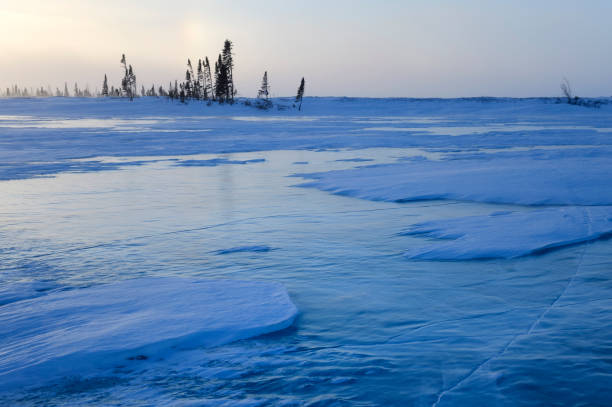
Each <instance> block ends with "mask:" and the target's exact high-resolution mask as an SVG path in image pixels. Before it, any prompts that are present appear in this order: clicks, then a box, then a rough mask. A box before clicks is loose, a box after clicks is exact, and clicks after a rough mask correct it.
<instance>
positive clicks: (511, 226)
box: [404, 206, 612, 260]
mask: <svg viewBox="0 0 612 407" xmlns="http://www.w3.org/2000/svg"><path fill="white" fill-rule="evenodd" d="M611 233H612V207H610V206H596V207H567V208H552V209H542V210H535V211H528V212H510V213H508V212H502V213H493V214H491V215H489V216H470V217H464V218H457V219H443V220H436V221H431V222H425V223H420V224H416V225H413V226H412V227H411V228H410V229H409V230H407V231H406V232H404V234H406V235H423V236H427V237H433V238H436V239H444V240H443V241H441V242H439V243H434V244H432V245H431V246H426V247H424V248H420V249H414V250H411V251H409V252H408V253H406V255H407V256H408V257H409V258H412V259H424V260H462V259H463V260H465V259H486V258H512V257H520V256H524V255H527V254H531V253H534V252H539V251H542V250H547V249H553V248H557V247H560V246H565V245H570V244H576V243H582V242H586V241H589V240H595V239H598V238H600V237H602V236H607V235H610V234H611Z"/></svg>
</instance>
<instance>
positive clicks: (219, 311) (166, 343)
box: [0, 278, 297, 388]
mask: <svg viewBox="0 0 612 407" xmlns="http://www.w3.org/2000/svg"><path fill="white" fill-rule="evenodd" d="M296 314H297V310H296V307H295V306H294V305H293V303H292V302H291V300H290V298H289V296H288V294H287V292H286V291H285V289H284V288H283V287H282V286H281V285H279V284H276V283H271V282H246V281H230V280H193V279H179V278H142V279H135V280H127V281H122V282H118V283H115V284H110V285H101V286H96V287H91V288H85V289H78V290H72V291H64V292H56V293H51V294H49V295H46V296H42V297H39V298H35V299H29V300H23V301H19V302H14V303H10V304H7V305H4V306H2V307H0V388H8V387H11V386H13V385H15V384H16V383H17V384H18V385H19V384H30V383H37V381H39V380H43V379H46V380H48V379H53V378H56V377H58V375H66V374H74V372H75V371H76V372H79V373H83V371H87V370H88V369H96V368H98V367H101V366H102V365H108V364H112V363H123V364H125V363H128V361H129V360H139V359H145V358H150V357H154V358H160V357H163V355H164V352H167V351H170V350H171V349H173V348H175V347H200V346H205V347H208V346H216V345H220V344H224V343H228V342H231V341H235V340H239V339H244V338H249V337H253V336H257V335H262V334H265V333H268V332H272V331H276V330H280V329H284V328H286V327H288V326H290V325H291V324H292V322H293V320H294V319H295V317H296ZM111 366H112V365H111Z"/></svg>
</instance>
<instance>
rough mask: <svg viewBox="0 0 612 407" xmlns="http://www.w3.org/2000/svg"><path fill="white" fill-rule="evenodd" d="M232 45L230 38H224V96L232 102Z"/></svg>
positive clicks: (233, 92) (234, 93) (233, 90)
mask: <svg viewBox="0 0 612 407" xmlns="http://www.w3.org/2000/svg"><path fill="white" fill-rule="evenodd" d="M232 47H233V44H232V42H231V41H230V40H225V43H224V44H223V53H222V55H223V58H222V61H223V64H222V67H223V71H224V74H223V75H225V80H226V83H227V84H226V87H225V98H226V99H227V100H228V101H230V102H233V101H234V96H235V95H236V93H237V92H236V89H235V88H234V58H233V55H232Z"/></svg>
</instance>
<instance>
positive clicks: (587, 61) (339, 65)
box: [0, 0, 612, 97]
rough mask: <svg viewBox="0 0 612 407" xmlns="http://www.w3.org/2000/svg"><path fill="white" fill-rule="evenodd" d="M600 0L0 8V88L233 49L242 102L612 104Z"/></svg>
mask: <svg viewBox="0 0 612 407" xmlns="http://www.w3.org/2000/svg"><path fill="white" fill-rule="evenodd" d="M611 21H612V1H610V0H589V1H585V0H575V1H569V0H555V1H551V0H538V1H533V0H512V1H510V0H377V1H375V0H369V1H368V0H307V1H304V0H300V1H297V0H261V1H253V0H231V1H230V0H174V1H168V0H130V1H126V0H0V51H1V55H0V58H1V63H0V86H2V87H3V88H5V87H6V86H9V85H11V84H15V83H16V84H19V85H20V86H27V87H35V86H41V85H42V86H45V87H46V86H47V85H49V86H51V87H52V88H55V87H61V88H63V84H64V82H68V83H69V87H70V88H72V87H73V84H74V82H78V83H79V86H81V87H84V86H85V85H89V87H90V89H91V90H95V89H96V88H101V84H102V79H103V77H104V74H107V75H108V78H109V83H110V84H114V85H115V86H116V85H118V84H119V82H120V77H121V75H122V71H121V68H120V63H119V61H120V59H121V54H122V53H125V54H126V57H127V60H128V63H130V64H132V65H133V67H134V70H135V72H136V76H137V80H138V83H139V85H138V86H139V87H140V84H144V85H145V87H149V88H150V87H151V85H152V84H153V83H154V84H155V85H160V84H162V85H164V87H167V84H168V83H169V82H170V81H174V80H175V79H178V80H181V79H183V78H184V74H185V69H186V62H187V58H191V60H192V61H197V60H198V59H199V58H203V57H205V56H208V57H209V58H210V59H211V60H214V59H216V57H217V55H218V53H219V52H220V50H221V48H222V46H223V41H224V40H225V39H226V38H229V39H230V40H232V41H233V43H234V51H235V63H236V68H235V72H234V76H235V82H236V87H237V90H238V92H239V95H241V96H249V97H250V96H255V95H256V93H257V89H258V87H259V84H260V82H261V77H262V75H263V73H264V71H268V76H269V80H270V83H271V87H272V94H273V95H274V96H290V95H294V94H295V92H296V90H297V87H298V85H299V81H300V79H301V78H302V77H305V78H306V95H307V96H308V95H310V96H366V97H471V96H511V97H529V96H558V95H560V93H561V91H560V88H559V84H560V83H561V81H562V80H563V78H564V77H566V78H567V79H568V80H569V81H570V83H571V84H572V87H573V88H574V91H575V93H576V94H578V95H580V96H610V95H612V24H611V23H610V22H611Z"/></svg>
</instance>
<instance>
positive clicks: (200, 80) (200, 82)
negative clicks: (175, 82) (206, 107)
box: [194, 59, 204, 99]
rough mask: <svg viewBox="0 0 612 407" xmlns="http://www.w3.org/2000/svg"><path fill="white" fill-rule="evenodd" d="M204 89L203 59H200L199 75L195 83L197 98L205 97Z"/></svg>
mask: <svg viewBox="0 0 612 407" xmlns="http://www.w3.org/2000/svg"><path fill="white" fill-rule="evenodd" d="M203 90H204V70H203V67H202V60H201V59H198V77H197V80H196V84H195V90H194V93H195V98H196V99H203V98H204V97H203V95H202V93H203Z"/></svg>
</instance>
